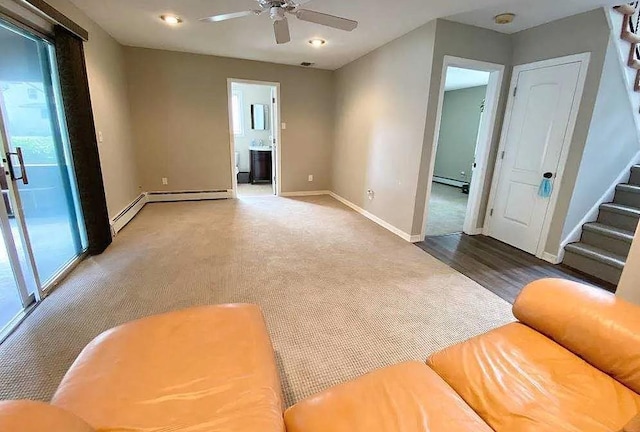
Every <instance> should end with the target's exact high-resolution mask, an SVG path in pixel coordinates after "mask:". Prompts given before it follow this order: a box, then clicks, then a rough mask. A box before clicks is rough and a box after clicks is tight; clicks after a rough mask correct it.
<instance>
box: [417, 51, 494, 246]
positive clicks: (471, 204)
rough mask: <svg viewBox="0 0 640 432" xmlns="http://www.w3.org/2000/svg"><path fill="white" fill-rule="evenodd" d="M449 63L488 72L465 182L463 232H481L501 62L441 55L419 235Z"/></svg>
mask: <svg viewBox="0 0 640 432" xmlns="http://www.w3.org/2000/svg"><path fill="white" fill-rule="evenodd" d="M449 67H459V68H463V69H471V70H479V71H483V72H489V73H490V75H489V83H488V84H487V94H486V97H485V111H484V112H485V114H486V115H484V116H482V122H481V123H480V125H479V129H478V138H477V140H476V165H477V166H476V168H475V170H474V171H473V174H472V177H471V182H470V186H469V201H468V203H467V213H466V216H465V221H464V227H463V232H464V233H465V234H469V235H477V234H480V233H482V230H483V229H482V228H478V227H477V226H478V219H479V218H480V205H481V202H482V186H483V185H484V183H485V178H486V175H487V167H488V163H489V154H490V152H491V143H492V141H493V138H494V134H495V126H496V121H497V118H498V105H499V103H500V96H501V95H502V85H503V81H504V73H505V65H501V64H497V63H489V62H484V61H480V60H472V59H466V58H462V57H455V56H449V55H446V56H444V60H443V63H442V74H441V77H440V92H439V96H438V108H437V114H436V125H435V131H434V136H433V143H432V145H431V163H430V168H429V176H428V178H427V179H428V180H427V181H428V183H427V198H426V205H425V210H424V218H423V223H422V232H421V234H420V237H421V239H424V238H425V237H426V235H427V224H428V222H429V220H428V219H429V201H430V199H431V187H432V184H433V173H434V171H435V163H436V154H437V151H438V141H439V140H440V127H441V126H442V110H443V106H444V93H445V86H446V81H447V70H448V69H449Z"/></svg>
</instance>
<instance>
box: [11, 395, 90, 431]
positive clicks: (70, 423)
mask: <svg viewBox="0 0 640 432" xmlns="http://www.w3.org/2000/svg"><path fill="white" fill-rule="evenodd" d="M15 431H20V432H52V431H64V432H95V431H94V430H93V429H92V428H91V426H89V425H88V424H87V423H85V421H84V420H82V419H80V418H79V417H76V416H75V415H73V414H71V413H70V412H68V411H65V410H63V409H61V408H58V407H55V406H53V405H49V404H46V403H43V402H34V401H26V400H24V401H3V402H0V432H15Z"/></svg>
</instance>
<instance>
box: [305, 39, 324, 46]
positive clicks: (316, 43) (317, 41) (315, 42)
mask: <svg viewBox="0 0 640 432" xmlns="http://www.w3.org/2000/svg"><path fill="white" fill-rule="evenodd" d="M326 43H327V41H326V40H324V39H320V38H313V39H311V40H310V41H309V44H310V45H311V46H312V47H314V48H320V47H321V46H323V45H325V44H326Z"/></svg>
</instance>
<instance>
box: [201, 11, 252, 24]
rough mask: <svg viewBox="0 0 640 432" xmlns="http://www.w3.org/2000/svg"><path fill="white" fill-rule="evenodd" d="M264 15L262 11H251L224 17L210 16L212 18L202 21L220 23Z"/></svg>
mask: <svg viewBox="0 0 640 432" xmlns="http://www.w3.org/2000/svg"><path fill="white" fill-rule="evenodd" d="M261 13H262V11H261V10H250V11H244V12H234V13H228V14H223V15H214V16H210V17H206V18H201V19H200V21H208V22H219V21H226V20H230V19H234V18H242V17H246V16H249V15H260V14H261Z"/></svg>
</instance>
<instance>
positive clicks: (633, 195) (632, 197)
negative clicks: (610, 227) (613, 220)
mask: <svg viewBox="0 0 640 432" xmlns="http://www.w3.org/2000/svg"><path fill="white" fill-rule="evenodd" d="M613 202H614V203H616V204H622V205H626V206H629V207H637V208H640V186H636V185H632V184H619V185H618V186H616V196H615V198H614V199H613Z"/></svg>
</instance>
